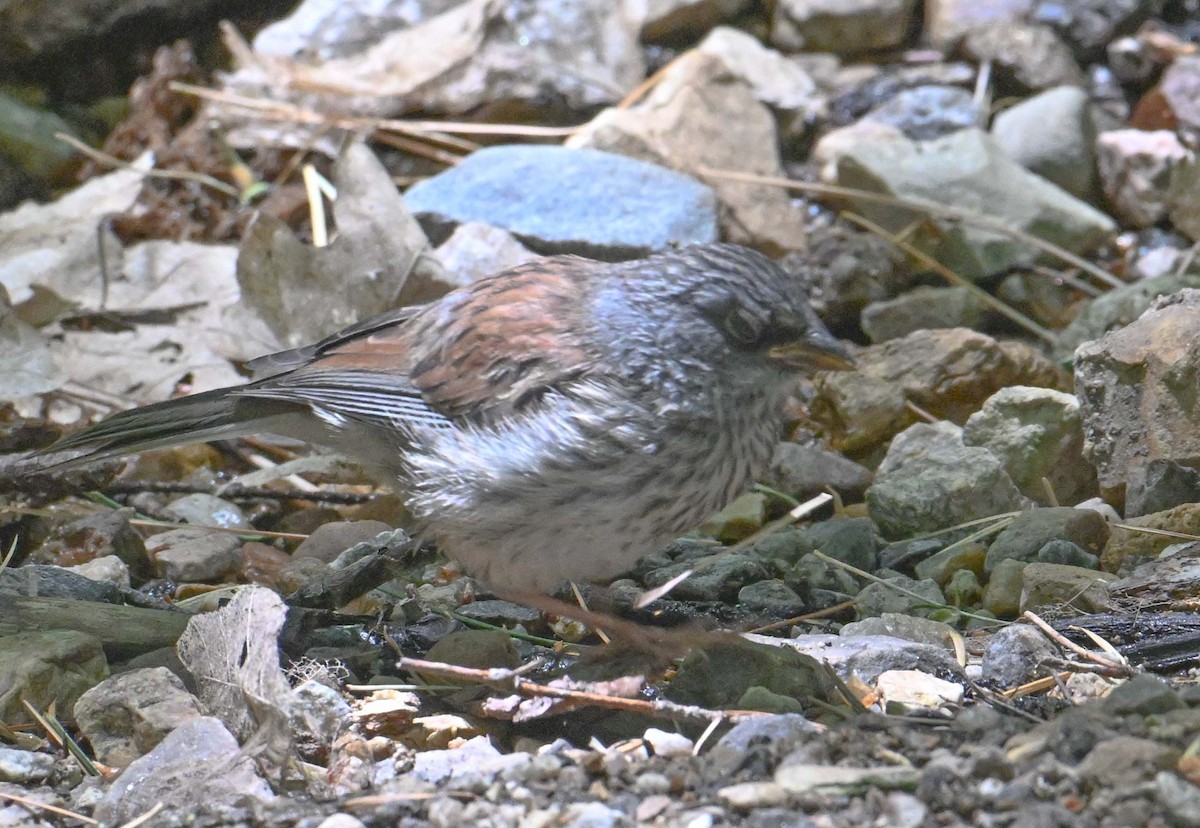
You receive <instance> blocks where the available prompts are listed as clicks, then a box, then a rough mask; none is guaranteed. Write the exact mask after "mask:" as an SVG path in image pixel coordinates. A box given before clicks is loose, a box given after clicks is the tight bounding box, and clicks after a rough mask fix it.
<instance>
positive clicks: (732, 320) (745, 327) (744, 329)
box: [724, 308, 760, 345]
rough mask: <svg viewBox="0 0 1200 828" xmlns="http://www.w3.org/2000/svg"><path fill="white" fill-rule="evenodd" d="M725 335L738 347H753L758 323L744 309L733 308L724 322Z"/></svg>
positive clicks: (756, 336)
mask: <svg viewBox="0 0 1200 828" xmlns="http://www.w3.org/2000/svg"><path fill="white" fill-rule="evenodd" d="M724 329H725V335H726V336H727V337H729V339H730V340H731V341H733V342H735V343H737V344H739V345H753V344H755V343H756V342H758V339H759V336H760V333H759V330H758V322H757V321H755V319H754V318H753V317H751V316H750V314H749V313H747V312H746V310H745V309H744V308H734V309H733V310H732V311H730V312H729V314H728V315H727V316H726V317H725V320H724Z"/></svg>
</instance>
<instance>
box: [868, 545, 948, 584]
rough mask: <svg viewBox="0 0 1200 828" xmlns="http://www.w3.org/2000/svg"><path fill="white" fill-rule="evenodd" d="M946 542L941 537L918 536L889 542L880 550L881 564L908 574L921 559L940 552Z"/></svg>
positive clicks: (911, 572) (886, 567) (912, 571)
mask: <svg viewBox="0 0 1200 828" xmlns="http://www.w3.org/2000/svg"><path fill="white" fill-rule="evenodd" d="M945 546H946V542H945V541H944V540H941V539H939V538H916V539H913V540H902V541H897V542H895V543H891V544H888V545H887V546H885V547H884V548H883V549H882V550H880V552H879V565H880V566H881V567H883V568H884V569H894V570H896V571H897V572H902V573H904V574H906V575H911V574H913V573H914V572H915V571H916V567H917V566H918V565H919V564H920V563H921V561H924V560H926V559H927V558H929V557H930V556H932V555H934V554H936V553H937V552H940V551H941V550H942V549H943V548H944V547H945Z"/></svg>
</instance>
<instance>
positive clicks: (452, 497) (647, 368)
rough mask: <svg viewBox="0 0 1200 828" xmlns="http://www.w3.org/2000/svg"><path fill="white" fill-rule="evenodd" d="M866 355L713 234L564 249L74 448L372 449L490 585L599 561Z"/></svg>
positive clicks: (687, 522) (622, 558)
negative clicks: (670, 245) (298, 443)
mask: <svg viewBox="0 0 1200 828" xmlns="http://www.w3.org/2000/svg"><path fill="white" fill-rule="evenodd" d="M853 362H854V361H853V358H852V356H851V353H850V351H849V349H848V348H847V346H846V345H845V344H843V343H842V342H840V341H839V340H838V339H836V338H835V337H834V336H833V335H832V334H831V333H830V332H829V330H828V329H827V328H826V327H825V326H824V325H823V324H822V322H821V321H820V319H819V318H818V317H817V315H816V313H815V311H814V310H813V308H812V306H811V305H810V304H809V301H808V298H807V295H806V291H805V289H804V286H803V284H802V283H801V281H800V280H799V279H797V278H796V277H795V276H793V275H790V274H788V273H787V272H786V271H785V270H784V269H783V268H781V267H780V266H779V265H778V264H777V263H775V262H774V261H772V260H771V259H769V258H767V257H766V256H764V255H762V254H761V253H759V252H757V251H755V250H752V249H749V248H746V247H742V246H739V245H734V244H727V243H709V244H700V245H693V246H688V247H681V248H677V249H671V250H666V251H662V252H659V253H656V254H653V255H650V256H647V257H645V258H642V259H636V260H629V261H624V262H616V263H614V262H604V261H596V260H592V259H587V258H582V257H579V256H574V255H556V256H549V257H545V258H542V259H540V260H535V261H532V262H528V263H525V264H522V265H518V266H516V267H513V268H510V269H508V270H504V271H502V272H499V273H495V274H493V275H490V276H486V277H483V278H481V279H478V280H476V281H474V282H472V283H471V284H469V285H467V286H465V287H462V288H460V289H457V290H454V291H452V292H450V293H447V294H445V295H444V296H443V297H441V298H440V299H437V300H435V301H433V302H431V303H429V304H425V305H419V306H412V307H402V308H398V309H395V310H392V311H388V312H385V313H383V314H381V315H378V316H375V317H372V318H370V319H366V320H363V321H360V322H358V323H356V324H354V325H352V326H350V327H348V328H346V329H344V330H341V331H339V332H337V333H335V334H333V335H331V336H328V337H326V338H325V339H323V340H321V341H319V342H317V343H315V344H312V345H308V346H305V347H300V348H295V349H292V350H287V351H282V352H280V353H277V354H272V355H269V356H265V357H260V358H259V359H257V360H253V361H252V362H251V363H249V366H250V367H251V368H252V369H254V370H255V371H258V372H260V375H261V378H260V379H257V380H254V381H251V382H249V383H247V384H244V385H238V386H234V387H229V388H220V389H216V390H212V391H205V392H201V393H198V394H194V395H191V396H186V397H180V398H176V399H171V400H167V401H165V402H159V403H154V404H151V405H147V406H144V407H141V408H136V409H131V410H128V411H124V412H120V413H117V414H115V415H113V416H110V417H108V418H106V419H104V420H102V421H100V422H98V423H96V424H95V425H92V426H90V427H87V428H85V429H83V430H81V431H79V432H76V433H74V434H72V435H68V436H66V437H65V438H63V439H62V440H60V441H59V442H58V443H57V444H55V445H54V446H53V447H52V449H53V450H54V451H56V452H57V451H72V452H78V451H79V450H84V451H85V453H84V454H82V455H78V454H77V455H75V456H73V457H71V458H70V459H68V460H66V461H64V462H63V463H61V464H60V465H65V466H78V465H81V464H85V463H91V462H95V461H99V460H104V459H111V458H114V457H119V456H123V455H126V454H132V453H136V452H139V451H144V450H147V449H152V448H162V447H168V446H175V445H182V444H186V443H191V442H200V441H208V440H215V439H226V438H232V437H237V436H245V435H247V434H252V433H259V432H268V433H275V434H280V435H286V436H289V437H295V438H299V439H301V440H304V441H307V442H310V443H315V444H319V445H324V446H327V447H329V448H332V449H334V450H336V451H339V452H341V453H343V454H345V455H348V456H350V457H352V458H354V459H356V460H358V461H360V462H361V463H362V464H363V465H364V467H365V468H367V469H368V470H370V471H371V472H373V474H374V476H376V477H378V478H380V479H381V480H382V481H383V482H384V483H385V484H386V485H388V486H390V487H391V488H393V489H394V490H395V491H396V492H397V493H398V494H400V496H401V497H402V498H403V499H404V501H405V503H406V505H407V507H408V509H409V510H410V511H411V513H412V514H413V515H414V517H415V518H416V519H417V521H418V522H419V524H420V525H421V527H422V531H423V533H425V534H426V535H427V536H429V537H431V538H433V539H434V540H435V541H436V543H437V546H438V548H439V550H440V551H442V552H443V553H445V554H446V555H447V556H448V557H449V558H452V559H455V560H457V561H459V562H460V563H461V564H462V565H463V567H464V569H465V570H466V572H468V573H469V574H471V575H473V576H475V577H476V578H477V579H479V580H480V581H482V582H483V583H485V584H487V585H489V586H491V587H493V588H495V589H497V590H509V591H512V592H520V593H523V594H527V593H530V592H539V593H543V594H548V593H549V592H550V591H552V590H553V589H554V588H555V587H557V586H560V585H562V584H563V583H564V582H567V581H570V582H576V583H584V582H603V581H606V580H611V579H612V578H614V577H615V576H617V575H619V574H621V573H622V572H625V571H626V570H628V569H629V568H630V567H631V566H632V565H634V564H635V563H636V562H637V561H638V560H639V559H640V558H642V557H644V556H646V555H648V554H650V553H651V552H654V551H656V550H657V549H659V548H660V547H662V546H663V545H665V544H666V543H668V542H670V541H671V540H674V539H675V538H676V537H678V536H679V535H680V534H682V533H684V532H686V531H688V530H691V529H693V528H695V527H696V526H697V525H698V524H699V523H701V522H702V521H703V520H704V519H706V518H707V517H709V516H711V515H712V514H713V513H715V512H717V511H718V510H719V509H721V508H722V507H724V506H725V505H727V504H728V503H729V502H731V501H732V500H733V499H734V498H735V497H736V496H737V495H738V494H740V493H741V492H742V491H743V490H744V489H745V488H746V487H747V486H748V485H749V484H751V483H752V482H753V481H754V480H755V478H756V477H757V476H758V475H759V474H760V473H762V472H763V471H764V470H765V468H766V466H767V465H768V463H769V461H770V458H771V456H772V453H773V450H774V447H775V445H776V444H777V442H778V441H779V439H780V437H781V430H782V427H783V425H784V418H785V404H786V401H787V399H788V397H789V395H791V394H792V393H794V391H795V389H796V386H797V383H798V381H799V379H800V377H802V376H804V375H805V374H806V373H811V372H813V371H817V370H848V369H850V368H852V367H853Z"/></svg>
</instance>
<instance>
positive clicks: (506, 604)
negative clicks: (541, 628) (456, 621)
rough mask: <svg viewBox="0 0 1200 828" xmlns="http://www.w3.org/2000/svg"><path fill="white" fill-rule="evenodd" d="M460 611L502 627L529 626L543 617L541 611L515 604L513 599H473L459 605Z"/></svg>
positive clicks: (466, 615)
mask: <svg viewBox="0 0 1200 828" xmlns="http://www.w3.org/2000/svg"><path fill="white" fill-rule="evenodd" d="M458 613H459V614H460V615H463V616H465V617H467V618H472V619H474V620H476V621H484V622H486V623H488V624H495V625H497V626H501V627H512V626H515V625H517V624H523V625H525V627H526V628H528V627H529V625H531V624H536V623H538V622H539V621H540V620H541V617H542V616H541V613H539V612H538V611H537V610H532V609H529V607H523V606H521V605H520V604H514V603H512V602H511V601H500V600H497V599H489V600H484V601H472V602H471V603H469V604H463V605H462V606H461V607H459V609H458Z"/></svg>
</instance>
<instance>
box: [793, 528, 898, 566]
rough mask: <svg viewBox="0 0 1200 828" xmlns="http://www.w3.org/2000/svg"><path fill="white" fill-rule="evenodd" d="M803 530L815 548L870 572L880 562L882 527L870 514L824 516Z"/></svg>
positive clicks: (882, 545)
mask: <svg viewBox="0 0 1200 828" xmlns="http://www.w3.org/2000/svg"><path fill="white" fill-rule="evenodd" d="M802 534H803V535H804V538H805V539H806V540H807V541H808V542H809V543H810V544H812V547H813V548H814V549H816V550H818V551H820V552H822V553H824V554H826V555H828V556H829V557H831V558H833V559H834V560H838V561H841V562H842V563H847V564H850V565H851V566H853V567H856V568H858V569H862V570H865V571H867V572H873V571H874V570H875V569H876V567H877V566H878V565H879V550H880V549H882V548H883V547H884V541H883V538H881V537H880V536H879V528H878V527H877V526H876V525H875V523H874V522H873V521H872V520H871V519H870V518H861V517H859V518H834V519H833V520H823V521H820V522H818V523H814V524H812V525H811V526H809V527H808V528H807V529H804V530H803V532H802Z"/></svg>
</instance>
